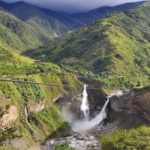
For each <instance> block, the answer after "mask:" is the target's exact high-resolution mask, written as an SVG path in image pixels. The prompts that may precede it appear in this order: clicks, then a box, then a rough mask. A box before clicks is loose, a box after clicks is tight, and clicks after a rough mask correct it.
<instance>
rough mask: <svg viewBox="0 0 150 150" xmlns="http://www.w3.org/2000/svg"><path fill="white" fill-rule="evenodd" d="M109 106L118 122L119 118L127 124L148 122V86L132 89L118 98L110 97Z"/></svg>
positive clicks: (149, 91) (149, 119) (149, 92)
mask: <svg viewBox="0 0 150 150" xmlns="http://www.w3.org/2000/svg"><path fill="white" fill-rule="evenodd" d="M110 108H111V110H110V111H111V112H112V113H113V114H115V117H118V118H116V120H117V119H118V120H120V123H121V120H122V123H124V124H126V123H127V124H128V125H129V124H131V125H138V124H142V123H150V87H147V88H143V89H134V90H132V91H130V92H128V93H126V94H124V95H123V96H121V97H120V98H117V97H112V98H111V101H110ZM129 126H130V125H129Z"/></svg>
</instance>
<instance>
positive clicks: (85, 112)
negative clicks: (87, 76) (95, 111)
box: [80, 84, 89, 120]
mask: <svg viewBox="0 0 150 150" xmlns="http://www.w3.org/2000/svg"><path fill="white" fill-rule="evenodd" d="M80 109H81V111H82V112H83V115H84V119H85V120H89V103H88V94H87V85H86V84H84V89H83V93H82V104H81V107H80Z"/></svg>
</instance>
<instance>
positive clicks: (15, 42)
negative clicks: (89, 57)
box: [0, 3, 67, 51]
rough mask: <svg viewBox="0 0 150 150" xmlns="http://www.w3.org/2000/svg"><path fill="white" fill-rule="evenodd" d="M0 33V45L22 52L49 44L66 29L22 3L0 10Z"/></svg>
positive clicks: (61, 24) (32, 7)
mask: <svg viewBox="0 0 150 150" xmlns="http://www.w3.org/2000/svg"><path fill="white" fill-rule="evenodd" d="M22 10H24V11H22ZM0 31H1V32H0V44H3V45H5V46H9V47H12V48H15V49H17V50H19V51H23V50H28V49H32V48H37V47H38V46H41V45H44V44H47V43H49V42H50V41H51V40H52V39H53V38H55V36H56V35H60V34H62V33H63V32H65V31H67V27H66V26H65V25H64V24H63V23H61V22H59V21H58V20H57V19H54V18H52V17H49V16H47V15H46V14H44V13H43V12H41V11H40V10H39V9H38V8H34V6H30V5H28V4H24V3H22V5H20V6H16V7H15V6H14V8H13V7H12V9H7V10H5V9H4V8H0Z"/></svg>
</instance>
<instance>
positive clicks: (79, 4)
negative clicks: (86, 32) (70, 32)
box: [0, 0, 150, 13]
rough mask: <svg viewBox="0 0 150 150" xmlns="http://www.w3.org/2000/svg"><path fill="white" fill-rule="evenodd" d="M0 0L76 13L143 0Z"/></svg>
mask: <svg viewBox="0 0 150 150" xmlns="http://www.w3.org/2000/svg"><path fill="white" fill-rule="evenodd" d="M0 1H4V2H8V3H10V2H18V1H24V2H27V3H30V4H33V5H36V6H40V7H44V8H49V9H53V10H58V11H63V12H71V13H74V12H83V11H88V10H92V9H95V8H98V7H100V6H114V5H118V4H123V3H128V2H138V1H142V0H0ZM148 1H150V0H148Z"/></svg>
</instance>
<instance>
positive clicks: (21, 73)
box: [0, 45, 81, 150]
mask: <svg viewBox="0 0 150 150" xmlns="http://www.w3.org/2000/svg"><path fill="white" fill-rule="evenodd" d="M62 74H63V75H62ZM1 79H9V80H20V81H25V82H32V84H28V83H18V82H6V81H2V80H1ZM33 82H34V83H35V82H36V83H42V84H43V83H44V84H48V83H49V84H52V85H59V86H46V85H40V84H34V83H33ZM63 85H65V86H67V87H63ZM80 87H81V83H80V81H79V80H78V79H77V78H76V77H75V76H74V75H73V74H72V73H68V72H66V71H65V68H64V69H62V68H60V67H59V66H57V65H54V64H52V63H40V62H35V61H34V60H31V59H29V58H26V57H23V56H20V55H19V54H17V53H16V52H14V50H13V49H10V48H8V47H4V46H2V45H0V143H1V144H0V149H6V150H7V149H9V146H10V149H12V147H17V146H12V144H11V142H12V143H15V141H16V142H22V143H23V144H22V145H20V147H18V149H22V150H26V149H28V148H29V147H33V146H35V145H36V146H37V145H40V144H42V142H44V140H45V139H46V138H47V137H48V136H50V135H51V134H53V133H54V132H55V135H56V134H64V132H65V129H66V127H67V123H66V122H65V121H64V120H63V119H62V117H61V116H60V115H59V112H58V109H57V108H56V106H55V105H52V104H53V103H54V102H55V101H56V100H57V99H58V98H59V97H61V96H64V95H66V94H67V93H70V92H75V91H77V89H80ZM25 107H26V108H27V111H28V118H26V113H25ZM6 116H7V117H6ZM5 117H6V118H5ZM3 118H5V119H3ZM60 129H61V130H60ZM7 141H9V143H7Z"/></svg>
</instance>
